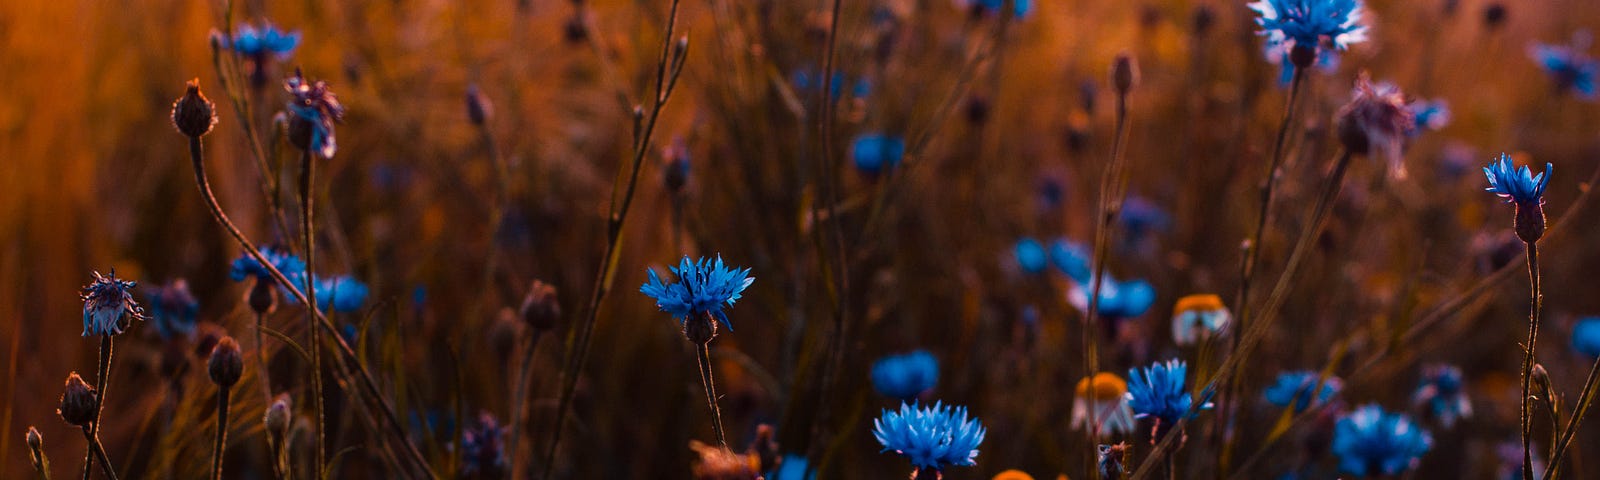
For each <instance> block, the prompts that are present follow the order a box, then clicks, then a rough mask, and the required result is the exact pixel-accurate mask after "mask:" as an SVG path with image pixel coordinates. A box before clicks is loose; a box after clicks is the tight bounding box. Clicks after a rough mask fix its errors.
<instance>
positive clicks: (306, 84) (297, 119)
mask: <svg viewBox="0 0 1600 480" xmlns="http://www.w3.org/2000/svg"><path fill="white" fill-rule="evenodd" d="M283 89H284V90H286V91H288V92H289V96H290V99H289V105H288V106H289V112H290V113H292V114H293V117H294V118H292V119H290V123H289V137H290V140H295V138H296V137H298V136H300V135H301V134H299V133H296V132H300V131H307V133H308V134H309V138H306V139H305V140H304V144H300V143H299V142H301V141H300V140H295V142H296V143H297V145H296V146H299V147H302V148H305V149H306V150H309V151H311V152H312V153H316V154H317V155H319V156H321V157H322V158H333V154H334V152H336V151H338V149H339V147H338V142H337V141H335V138H334V133H333V124H335V123H339V122H343V121H344V105H342V104H340V103H339V98H338V97H335V96H334V95H333V91H332V90H329V89H328V83H327V82H324V81H321V80H317V81H315V82H311V81H307V80H306V78H305V75H304V74H302V73H300V71H299V70H296V71H295V72H294V76H292V77H289V78H288V79H287V80H284V82H283Z"/></svg>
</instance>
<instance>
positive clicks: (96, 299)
mask: <svg viewBox="0 0 1600 480" xmlns="http://www.w3.org/2000/svg"><path fill="white" fill-rule="evenodd" d="M134 285H135V284H134V282H129V281H125V280H121V279H118V278H117V271H116V270H115V269H113V270H111V273H110V274H107V275H101V274H100V272H94V282H92V283H90V284H88V285H85V286H84V287H83V292H81V293H79V294H78V296H79V297H80V298H82V299H83V336H85V337H89V336H95V335H104V336H111V335H118V334H121V333H122V332H123V331H124V330H126V329H127V328H128V324H130V323H132V322H133V320H143V319H144V318H145V317H144V309H143V308H141V307H139V302H137V301H134V299H133V293H132V292H133V287H134Z"/></svg>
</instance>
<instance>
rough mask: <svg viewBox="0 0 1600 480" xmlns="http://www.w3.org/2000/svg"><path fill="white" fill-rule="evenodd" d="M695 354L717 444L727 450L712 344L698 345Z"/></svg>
mask: <svg viewBox="0 0 1600 480" xmlns="http://www.w3.org/2000/svg"><path fill="white" fill-rule="evenodd" d="M705 321H711V320H710V319H706V320H705ZM694 353H695V358H697V359H699V360H700V384H701V385H703V386H705V387H706V404H707V405H709V406H711V426H712V428H714V429H716V431H717V444H718V445H722V449H723V450H727V449H728V439H727V438H726V437H724V436H723V434H722V409H721V408H717V382H716V380H715V379H713V378H712V374H711V370H712V369H711V342H709V341H707V342H706V343H702V344H699V345H696V346H695V347H694Z"/></svg>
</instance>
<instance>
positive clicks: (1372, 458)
mask: <svg viewBox="0 0 1600 480" xmlns="http://www.w3.org/2000/svg"><path fill="white" fill-rule="evenodd" d="M1432 446H1433V437H1432V436H1430V435H1428V431H1427V430H1423V429H1422V428H1421V427H1419V426H1418V425H1417V424H1416V423H1414V422H1412V421H1411V418H1410V417H1408V416H1406V415H1405V414H1400V413H1389V412H1385V411H1383V407H1379V406H1377V405H1367V406H1364V407H1361V408H1359V409H1357V410H1356V411H1354V412H1351V413H1349V414H1347V415H1345V416H1344V417H1341V418H1340V419H1339V423H1338V424H1336V425H1335V426H1334V430H1333V453H1334V454H1335V455H1337V456H1338V457H1339V469H1340V470H1342V471H1345V472H1348V473H1350V474H1353V475H1357V476H1367V475H1398V474H1400V473H1401V472H1404V471H1406V470H1409V469H1411V468H1412V467H1415V466H1416V465H1417V462H1418V459H1420V458H1421V457H1422V454H1424V453H1427V452H1428V449H1429V448H1431V447H1432Z"/></svg>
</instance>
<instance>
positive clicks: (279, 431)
mask: <svg viewBox="0 0 1600 480" xmlns="http://www.w3.org/2000/svg"><path fill="white" fill-rule="evenodd" d="M293 416H294V412H293V400H291V399H290V398H289V394H287V393H280V394H278V396H277V398H274V399H272V405H270V406H268V407H267V414H266V416H265V418H263V423H265V424H266V426H267V434H268V435H272V436H274V437H276V438H279V439H282V438H283V436H284V435H285V434H287V433H288V432H289V420H290V419H291V418H292V417H293Z"/></svg>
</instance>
